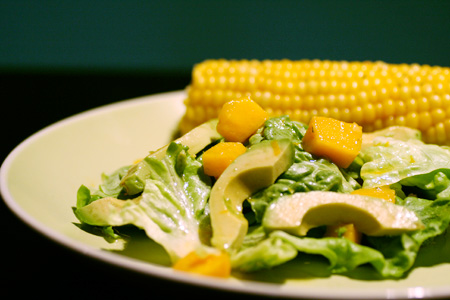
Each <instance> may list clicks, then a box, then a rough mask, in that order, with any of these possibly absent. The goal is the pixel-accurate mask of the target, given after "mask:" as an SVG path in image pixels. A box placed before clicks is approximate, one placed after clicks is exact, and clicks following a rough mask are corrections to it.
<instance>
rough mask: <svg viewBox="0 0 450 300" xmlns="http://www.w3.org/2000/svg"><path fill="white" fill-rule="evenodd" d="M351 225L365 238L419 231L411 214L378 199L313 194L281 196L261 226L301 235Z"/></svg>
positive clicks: (414, 216) (269, 210)
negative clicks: (310, 230)
mask: <svg viewBox="0 0 450 300" xmlns="http://www.w3.org/2000/svg"><path fill="white" fill-rule="evenodd" d="M340 223H342V224H347V223H353V224H354V225H355V227H356V229H358V230H359V231H360V232H362V233H364V234H366V235H372V236H382V235H396V234H401V233H404V232H408V231H414V230H419V229H423V228H424V225H423V224H422V222H421V221H420V219H419V218H418V217H417V216H416V215H415V213H414V212H412V211H410V210H408V209H407V208H406V207H403V206H400V205H396V204H394V203H392V202H389V201H385V200H383V199H380V198H376V197H370V196H363V195H352V194H343V193H336V192H328V191H327V192H323V191H313V192H307V193H295V194H293V195H289V196H283V197H280V198H279V199H277V200H276V201H274V202H273V203H272V204H270V205H269V207H268V208H267V210H266V212H265V214H264V218H263V226H264V227H266V228H267V229H269V230H284V231H287V232H290V233H292V234H295V235H300V236H304V235H306V233H307V232H308V230H309V229H311V228H314V227H318V226H322V225H336V224H340Z"/></svg>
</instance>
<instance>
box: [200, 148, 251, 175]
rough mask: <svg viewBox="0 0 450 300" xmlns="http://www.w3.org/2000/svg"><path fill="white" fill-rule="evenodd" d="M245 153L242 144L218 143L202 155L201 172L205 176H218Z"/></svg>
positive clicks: (245, 149)
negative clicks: (202, 171)
mask: <svg viewBox="0 0 450 300" xmlns="http://www.w3.org/2000/svg"><path fill="white" fill-rule="evenodd" d="M245 151H247V148H246V147H245V146H244V145H243V144H242V143H237V142H224V143H218V144H217V145H214V146H213V147H211V148H209V149H208V150H206V151H205V153H203V158H202V160H203V170H204V172H205V174H206V175H208V176H214V177H216V178H219V176H220V175H221V174H222V173H223V171H225V169H226V168H227V167H228V166H229V165H230V164H231V163H232V162H233V161H234V160H235V159H236V158H237V157H238V156H239V155H241V154H243V153H244V152H245Z"/></svg>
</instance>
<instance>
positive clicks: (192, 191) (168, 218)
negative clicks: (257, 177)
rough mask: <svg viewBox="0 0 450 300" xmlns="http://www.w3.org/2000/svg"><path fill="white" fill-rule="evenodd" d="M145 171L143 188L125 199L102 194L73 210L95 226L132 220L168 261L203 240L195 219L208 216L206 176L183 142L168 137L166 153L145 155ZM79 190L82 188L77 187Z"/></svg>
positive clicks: (196, 246)
mask: <svg viewBox="0 0 450 300" xmlns="http://www.w3.org/2000/svg"><path fill="white" fill-rule="evenodd" d="M145 161H146V163H147V164H148V166H149V170H150V175H149V178H148V179H146V180H145V188H144V191H143V192H142V194H141V195H140V196H139V197H137V198H135V199H130V200H120V199H117V198H113V197H105V198H101V199H97V200H95V201H92V202H90V203H89V204H88V205H85V206H82V207H80V208H77V209H76V211H75V214H76V216H77V217H78V218H79V219H80V220H81V221H82V222H84V223H87V224H90V225H97V226H122V225H126V224H133V225H135V226H137V227H139V228H142V229H144V230H145V232H146V234H147V236H149V237H150V238H151V239H153V240H154V241H155V242H157V243H159V244H160V245H162V246H163V247H164V248H165V250H166V251H167V253H168V254H169V256H170V257H171V259H172V261H176V260H177V259H179V258H181V257H184V256H185V255H187V254H188V253H189V252H191V251H194V250H195V249H198V248H200V247H206V246H203V244H202V243H201V237H200V235H199V231H200V223H201V222H202V220H203V219H204V218H206V217H207V199H208V197H209V193H210V190H211V182H210V178H209V177H207V176H205V175H204V173H203V169H202V165H201V163H200V162H199V161H198V160H196V159H194V158H193V157H191V156H190V155H189V154H188V153H187V147H185V146H182V145H181V144H177V143H171V144H170V145H169V147H168V149H167V153H166V156H165V157H164V158H163V159H161V160H158V159H156V158H153V157H147V158H146V159H145ZM80 194H82V195H84V194H86V190H85V189H82V191H81V192H80Z"/></svg>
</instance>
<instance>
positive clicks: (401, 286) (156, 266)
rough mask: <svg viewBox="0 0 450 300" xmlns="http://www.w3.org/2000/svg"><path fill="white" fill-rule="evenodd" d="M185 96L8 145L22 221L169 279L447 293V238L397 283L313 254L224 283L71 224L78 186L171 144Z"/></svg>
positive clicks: (84, 117) (119, 106) (313, 289)
mask: <svg viewBox="0 0 450 300" xmlns="http://www.w3.org/2000/svg"><path fill="white" fill-rule="evenodd" d="M184 97H185V94H184V92H183V91H176V92H170V93H164V94H157V95H152V96H147V97H142V98H137V99H132V100H128V101H123V102H118V103H115V104H111V105H107V106H103V107H99V108H97V109H93V110H90V111H87V112H84V113H81V114H78V115H75V116H73V117H70V118H68V119H65V120H62V121H60V122H58V123H55V124H54V125H52V126H49V127H47V128H45V129H43V130H41V131H39V132H37V133H36V134H34V135H33V136H31V137H30V138H28V139H27V140H25V141H24V142H23V143H21V144H20V145H19V146H18V147H17V148H16V149H14V151H12V152H11V154H10V155H9V156H8V157H7V159H6V160H5V161H4V163H3V165H2V167H1V170H0V187H1V193H2V196H3V199H4V201H5V202H6V204H7V205H8V206H9V207H10V208H11V210H12V211H13V212H14V213H16V214H17V216H19V218H21V219H22V220H23V221H24V222H25V223H26V224H28V225H29V226H31V227H33V228H34V229H36V230H37V231H38V232H40V233H41V234H43V235H45V236H47V237H49V238H51V239H53V240H54V241H56V242H58V243H60V244H62V245H64V246H66V247H69V248H72V249H74V250H76V251H79V252H81V253H83V254H85V255H88V256H91V257H93V258H96V259H99V260H102V261H105V262H107V263H111V264H114V265H117V266H121V267H123V268H127V269H130V270H134V271H137V272H141V273H144V274H149V275H153V276H158V277H161V278H165V279H168V280H175V281H179V282H184V283H190V284H194V285H198V286H206V287H213V288H218V289H224V290H231V291H235V292H244V293H252V294H261V295H271V296H278V297H294V298H329V299H335V298H347V299H350V298H358V299H363V298H379V299H393V298H423V297H442V296H450V264H449V262H450V254H448V253H450V242H449V243H447V242H446V240H445V239H442V240H443V241H442V243H441V244H442V245H441V247H440V248H439V249H438V250H435V249H432V250H430V249H429V250H428V252H427V251H424V252H423V253H421V254H420V255H421V257H422V259H421V260H422V261H423V263H422V266H421V267H416V268H415V269H414V270H413V271H412V272H411V273H410V274H409V275H408V276H407V277H406V278H404V279H400V280H374V279H370V276H369V277H366V279H352V278H350V277H347V276H342V275H329V274H328V273H327V272H326V271H325V270H326V268H325V264H324V263H323V261H322V260H320V259H319V260H315V259H314V258H308V260H306V261H305V260H301V259H297V260H294V261H292V262H290V263H288V264H285V265H284V266H281V267H278V268H275V269H273V270H270V271H264V272H259V273H256V274H251V275H246V276H240V278H237V277H233V278H230V279H224V280H222V279H215V278H204V277H198V276H194V275H190V274H185V273H179V272H175V271H173V270H172V269H171V268H170V267H168V265H169V260H168V257H167V255H166V254H165V252H164V250H163V249H162V248H161V247H160V246H158V245H156V244H155V243H153V242H152V241H150V240H149V239H147V238H146V237H145V236H144V235H142V234H140V233H136V232H135V234H136V236H133V238H132V241H131V242H129V243H128V244H127V247H126V248H124V244H122V243H113V244H110V243H107V242H106V241H105V240H104V239H103V238H101V237H99V236H96V235H93V234H90V233H88V232H85V231H83V230H81V229H80V228H78V227H77V226H75V225H74V223H78V220H77V219H76V218H75V216H74V215H73V213H72V206H74V205H75V199H76V191H77V189H78V187H79V186H80V185H81V184H87V185H97V184H98V183H99V181H100V174H101V173H102V172H109V171H113V170H114V169H116V168H118V167H121V166H123V165H126V164H130V163H132V162H133V161H134V160H136V159H138V158H141V157H143V156H145V155H146V154H147V153H148V151H149V150H153V149H157V148H159V147H160V146H163V145H164V144H166V143H167V142H169V141H170V140H171V138H172V136H173V135H174V133H175V132H176V128H177V126H178V122H179V120H180V118H181V116H182V115H183V114H184V106H183V99H184ZM448 240H450V235H448ZM442 247H443V248H442ZM105 250H107V251H105ZM433 251H437V252H436V253H433ZM435 256H441V257H442V256H444V257H445V259H444V260H445V261H446V263H438V262H430V258H431V261H432V260H433V259H432V258H433V257H435ZM318 275H319V276H318ZM360 275H361V274H360ZM363 275H364V274H362V275H361V276H363Z"/></svg>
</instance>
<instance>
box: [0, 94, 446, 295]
mask: <svg viewBox="0 0 450 300" xmlns="http://www.w3.org/2000/svg"><path fill="white" fill-rule="evenodd" d="M185 92H186V91H185V90H177V91H170V92H163V93H156V94H150V95H146V96H141V97H136V98H131V99H126V100H121V101H117V102H113V103H110V104H105V105H101V106H98V107H94V108H91V109H89V110H86V111H83V112H80V113H77V114H74V115H72V116H69V117H67V118H64V119H62V120H59V121H57V122H55V123H53V124H50V125H48V126H46V127H44V128H42V129H40V130H38V131H36V132H35V133H33V134H32V135H30V136H29V137H27V138H26V139H24V140H23V141H22V142H20V143H19V144H18V145H17V146H16V147H14V148H13V150H12V151H11V152H10V153H9V154H8V155H7V156H6V158H5V159H4V161H3V162H2V164H1V166H0V194H1V196H2V199H3V201H4V203H5V204H6V206H7V207H8V209H9V210H10V211H11V212H12V213H13V214H14V215H15V216H16V217H17V218H18V219H19V220H21V221H22V222H23V223H25V224H26V225H27V226H28V227H30V228H32V229H33V230H34V231H35V232H37V233H39V234H41V235H43V236H45V237H46V238H48V239H49V240H52V241H53V242H55V243H56V244H58V245H61V246H64V247H65V248H66V249H70V250H72V251H73V252H76V253H78V254H82V255H87V256H88V257H90V258H94V259H97V260H99V261H102V262H104V263H108V264H111V265H114V266H118V267H121V268H124V269H127V270H131V271H135V272H138V273H141V274H145V275H150V276H154V277H158V278H163V279H166V280H171V281H176V282H180V283H187V284H192V285H195V286H199V287H207V288H212V289H217V290H227V291H230V292H239V293H246V294H254V295H261V296H277V297H291V298H311V297H313V298H317V299H319V298H320V299H337V298H342V297H345V298H348V299H401V298H424V297H443V296H450V284H449V286H448V287H444V286H442V287H417V286H411V287H398V288H373V287H371V288H366V287H360V288H355V289H352V290H342V289H337V288H330V289H324V290H322V291H320V292H319V293H318V292H317V287H313V288H311V287H304V286H302V287H301V290H300V293H299V290H298V287H286V286H284V285H283V284H277V283H269V282H257V281H251V280H245V279H220V278H213V277H205V276H197V275H192V274H188V273H183V272H178V271H175V270H173V269H172V268H168V267H164V266H159V265H156V264H152V263H149V262H144V261H141V260H139V259H135V258H131V257H124V256H122V255H119V254H115V253H110V252H106V251H103V250H101V249H98V248H95V247H93V246H91V245H87V244H85V243H82V242H81V241H77V240H75V239H73V238H70V237H68V236H66V235H64V234H62V233H60V232H58V231H56V230H54V229H52V228H51V227H50V226H46V225H45V224H43V223H41V222H39V221H38V220H37V219H35V218H34V217H33V216H32V214H30V213H29V212H27V211H26V210H25V209H24V208H22V207H21V206H20V205H19V204H18V203H17V202H16V201H15V200H14V197H13V196H12V194H11V192H10V191H9V189H8V183H7V181H8V180H7V175H8V172H9V170H10V168H11V165H12V162H13V161H14V159H15V157H17V156H18V155H19V154H20V152H21V151H22V149H25V148H26V147H27V145H29V144H30V143H32V142H33V141H34V140H36V139H39V138H40V137H41V136H43V135H45V134H47V133H48V132H51V131H53V130H56V129H58V128H60V127H62V126H64V125H66V124H68V123H71V122H77V121H80V120H82V119H83V118H88V117H89V116H92V115H96V114H99V113H102V112H107V111H109V110H115V109H119V108H121V107H127V106H131V105H140V104H143V103H147V102H149V101H152V102H153V101H157V100H158V99H162V100H164V101H167V99H166V98H173V99H171V100H172V101H181V100H182V98H181V97H182V96H183V95H185ZM364 295H366V296H364Z"/></svg>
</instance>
